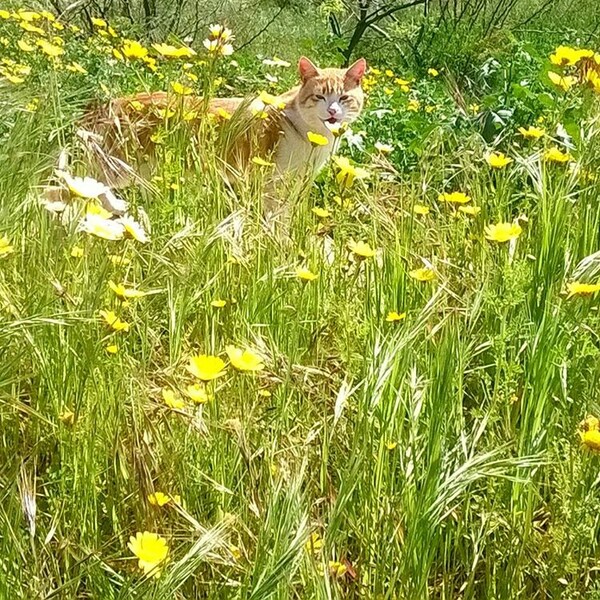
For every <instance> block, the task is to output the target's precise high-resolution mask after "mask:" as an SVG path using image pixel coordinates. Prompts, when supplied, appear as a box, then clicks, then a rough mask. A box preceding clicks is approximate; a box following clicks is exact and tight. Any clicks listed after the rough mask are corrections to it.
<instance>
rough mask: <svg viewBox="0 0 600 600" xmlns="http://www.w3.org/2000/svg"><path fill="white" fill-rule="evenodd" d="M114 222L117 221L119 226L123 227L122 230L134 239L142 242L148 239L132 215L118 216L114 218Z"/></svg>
mask: <svg viewBox="0 0 600 600" xmlns="http://www.w3.org/2000/svg"><path fill="white" fill-rule="evenodd" d="M116 223H119V224H120V226H121V227H123V228H124V232H125V233H126V234H127V235H128V236H129V237H131V238H133V239H134V240H136V241H138V242H140V243H142V244H145V243H146V242H148V241H150V240H149V239H148V236H147V235H146V232H145V231H144V228H143V227H142V226H141V225H140V224H139V223H138V222H137V221H136V220H135V219H134V218H133V217H130V216H128V215H126V216H124V217H120V218H119V219H117V220H116Z"/></svg>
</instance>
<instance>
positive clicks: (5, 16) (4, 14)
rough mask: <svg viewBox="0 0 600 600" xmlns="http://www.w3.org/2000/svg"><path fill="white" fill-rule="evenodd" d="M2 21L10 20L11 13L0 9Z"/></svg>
mask: <svg viewBox="0 0 600 600" xmlns="http://www.w3.org/2000/svg"><path fill="white" fill-rule="evenodd" d="M0 19H10V12H8V11H7V10H4V9H0Z"/></svg>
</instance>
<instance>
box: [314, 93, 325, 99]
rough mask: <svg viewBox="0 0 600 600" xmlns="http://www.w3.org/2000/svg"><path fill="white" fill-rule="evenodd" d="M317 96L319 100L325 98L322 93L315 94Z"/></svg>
mask: <svg viewBox="0 0 600 600" xmlns="http://www.w3.org/2000/svg"><path fill="white" fill-rule="evenodd" d="M315 98H316V99H317V100H325V96H322V95H321V94H315Z"/></svg>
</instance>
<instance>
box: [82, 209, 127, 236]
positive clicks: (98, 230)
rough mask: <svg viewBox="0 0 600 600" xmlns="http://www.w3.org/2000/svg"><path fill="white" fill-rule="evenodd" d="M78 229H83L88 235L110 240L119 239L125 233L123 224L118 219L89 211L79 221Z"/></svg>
mask: <svg viewBox="0 0 600 600" xmlns="http://www.w3.org/2000/svg"><path fill="white" fill-rule="evenodd" d="M79 231H84V232H85V233H88V234H90V235H94V236H96V237H99V238H102V239H104V240H111V241H115V240H121V239H123V235H124V234H125V229H124V227H123V225H121V224H120V223H119V222H118V221H113V220H111V219H106V218H104V217H101V216H98V215H94V214H90V213H88V214H86V216H85V217H84V218H83V219H82V220H81V222H80V223H79Z"/></svg>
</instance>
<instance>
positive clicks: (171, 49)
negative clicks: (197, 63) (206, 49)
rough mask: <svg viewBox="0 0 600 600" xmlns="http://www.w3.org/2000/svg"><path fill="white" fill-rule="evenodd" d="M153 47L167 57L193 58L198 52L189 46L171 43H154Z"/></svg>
mask: <svg viewBox="0 0 600 600" xmlns="http://www.w3.org/2000/svg"><path fill="white" fill-rule="evenodd" d="M152 47H153V48H154V49H155V50H156V51H157V52H158V53H159V54H160V55H161V56H164V57H165V58H191V57H192V56H195V55H196V53H195V52H194V51H193V50H192V49H191V48H188V47H187V46H180V47H179V48H177V47H175V46H171V45H169V44H152Z"/></svg>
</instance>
